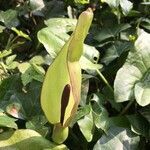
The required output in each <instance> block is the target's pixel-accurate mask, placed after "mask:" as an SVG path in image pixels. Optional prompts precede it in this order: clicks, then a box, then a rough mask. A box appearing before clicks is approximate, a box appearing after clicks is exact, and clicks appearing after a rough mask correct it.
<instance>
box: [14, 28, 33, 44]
mask: <svg viewBox="0 0 150 150" xmlns="http://www.w3.org/2000/svg"><path fill="white" fill-rule="evenodd" d="M11 30H13V31H14V32H15V33H16V34H17V35H18V36H19V37H23V38H25V39H27V40H30V41H31V38H30V37H29V35H27V34H26V33H24V32H22V31H20V30H18V29H16V28H15V27H12V28H11Z"/></svg>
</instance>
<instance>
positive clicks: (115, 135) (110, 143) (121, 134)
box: [93, 127, 140, 150]
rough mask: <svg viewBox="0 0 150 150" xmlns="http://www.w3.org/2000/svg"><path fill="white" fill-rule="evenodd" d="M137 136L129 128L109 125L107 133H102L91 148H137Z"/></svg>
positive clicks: (112, 149)
mask: <svg viewBox="0 0 150 150" xmlns="http://www.w3.org/2000/svg"><path fill="white" fill-rule="evenodd" d="M139 140H140V138H139V136H137V135H135V134H133V133H132V132H131V131H130V130H128V129H125V128H119V127H111V128H110V129H109V131H108V132H107V135H103V136H102V137H101V138H100V139H99V140H98V141H97V143H96V144H95V146H94V149H93V150H114V149H116V148H117V149H119V150H124V149H127V150H137V149H138V144H139Z"/></svg>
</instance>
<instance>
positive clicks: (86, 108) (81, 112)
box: [70, 105, 91, 126]
mask: <svg viewBox="0 0 150 150" xmlns="http://www.w3.org/2000/svg"><path fill="white" fill-rule="evenodd" d="M90 111H91V107H90V106H89V105H86V106H84V107H79V110H78V111H77V113H76V115H75V116H74V118H73V120H72V122H71V124H70V126H73V125H74V124H75V123H76V122H77V121H78V120H80V119H81V118H82V117H84V116H86V115H88V114H89V113H90Z"/></svg>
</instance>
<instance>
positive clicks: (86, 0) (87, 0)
mask: <svg viewBox="0 0 150 150" xmlns="http://www.w3.org/2000/svg"><path fill="white" fill-rule="evenodd" d="M74 1H75V3H79V4H88V3H89V0H74Z"/></svg>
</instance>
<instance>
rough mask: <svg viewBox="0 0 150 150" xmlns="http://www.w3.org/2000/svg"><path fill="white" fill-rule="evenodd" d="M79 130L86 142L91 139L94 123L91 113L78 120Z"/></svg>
mask: <svg viewBox="0 0 150 150" xmlns="http://www.w3.org/2000/svg"><path fill="white" fill-rule="evenodd" d="M78 125H79V128H80V130H81V132H82V134H83V135H84V137H85V138H86V140H87V141H88V142H90V141H91V140H92V138H93V134H94V122H93V116H92V112H90V113H89V114H88V115H86V116H84V117H83V118H82V119H80V120H78Z"/></svg>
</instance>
